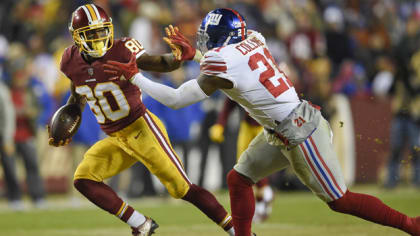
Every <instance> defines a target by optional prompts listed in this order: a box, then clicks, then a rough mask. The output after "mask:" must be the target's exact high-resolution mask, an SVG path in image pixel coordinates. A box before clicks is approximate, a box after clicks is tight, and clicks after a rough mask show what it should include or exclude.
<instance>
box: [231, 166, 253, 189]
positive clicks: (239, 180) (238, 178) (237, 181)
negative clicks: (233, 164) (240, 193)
mask: <svg viewBox="0 0 420 236" xmlns="http://www.w3.org/2000/svg"><path fill="white" fill-rule="evenodd" d="M226 180H227V184H228V186H235V185H242V186H252V185H253V183H252V181H251V180H250V179H248V178H247V177H245V176H243V175H241V174H239V173H238V172H237V171H236V170H235V169H232V170H231V171H229V173H228V175H227V179H226Z"/></svg>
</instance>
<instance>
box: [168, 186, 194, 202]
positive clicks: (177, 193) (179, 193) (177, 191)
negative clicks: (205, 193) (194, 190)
mask: <svg viewBox="0 0 420 236" xmlns="http://www.w3.org/2000/svg"><path fill="white" fill-rule="evenodd" d="M167 189H168V192H169V195H171V197H173V198H175V199H180V198H183V197H184V196H185V195H186V194H187V192H188V191H189V190H190V186H189V185H188V184H185V185H184V184H182V185H181V186H172V187H171V188H167Z"/></svg>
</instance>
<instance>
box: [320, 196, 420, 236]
mask: <svg viewBox="0 0 420 236" xmlns="http://www.w3.org/2000/svg"><path fill="white" fill-rule="evenodd" d="M328 205H329V207H330V208H331V209H332V210H334V211H337V212H341V213H345V214H350V215H354V216H357V217H360V218H362V219H365V220H368V221H372V222H375V223H378V224H381V225H386V226H390V227H394V228H398V229H401V230H403V231H405V232H407V233H410V234H412V235H420V232H418V231H417V234H415V231H413V230H415V228H416V227H414V226H415V225H414V226H413V222H412V219H411V218H410V217H408V216H406V215H404V214H402V213H400V212H398V211H396V210H394V209H392V208H390V207H389V206H387V205H385V204H384V203H383V202H382V201H381V200H379V199H378V198H376V197H373V196H370V195H366V194H360V193H352V192H350V191H347V192H346V194H344V196H343V197H341V198H340V199H337V200H335V201H332V202H329V203H328ZM419 231H420V230H419Z"/></svg>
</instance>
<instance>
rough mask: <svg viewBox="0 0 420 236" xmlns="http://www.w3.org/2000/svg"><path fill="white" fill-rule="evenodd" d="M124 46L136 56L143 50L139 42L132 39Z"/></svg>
mask: <svg viewBox="0 0 420 236" xmlns="http://www.w3.org/2000/svg"><path fill="white" fill-rule="evenodd" d="M124 46H125V47H126V48H128V50H130V51H131V52H132V53H135V54H137V53H138V52H140V51H141V50H143V46H141V44H140V43H139V42H138V41H137V40H134V39H130V40H128V41H127V42H125V44H124Z"/></svg>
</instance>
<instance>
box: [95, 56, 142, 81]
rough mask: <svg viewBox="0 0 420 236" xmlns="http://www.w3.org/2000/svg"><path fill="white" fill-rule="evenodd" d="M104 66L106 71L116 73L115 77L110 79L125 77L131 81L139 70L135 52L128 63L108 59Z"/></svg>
mask: <svg viewBox="0 0 420 236" xmlns="http://www.w3.org/2000/svg"><path fill="white" fill-rule="evenodd" d="M103 68H104V72H105V73H108V74H111V75H114V77H111V78H110V80H122V79H124V78H125V79H128V80H129V81H131V80H132V78H133V77H134V75H136V74H137V73H138V72H139V68H138V67H137V62H136V56H135V55H134V54H132V55H131V58H130V61H128V62H127V63H121V62H118V61H107V62H106V63H105V64H104V65H103ZM122 76H123V77H122Z"/></svg>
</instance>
